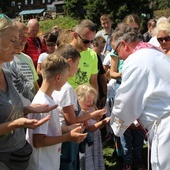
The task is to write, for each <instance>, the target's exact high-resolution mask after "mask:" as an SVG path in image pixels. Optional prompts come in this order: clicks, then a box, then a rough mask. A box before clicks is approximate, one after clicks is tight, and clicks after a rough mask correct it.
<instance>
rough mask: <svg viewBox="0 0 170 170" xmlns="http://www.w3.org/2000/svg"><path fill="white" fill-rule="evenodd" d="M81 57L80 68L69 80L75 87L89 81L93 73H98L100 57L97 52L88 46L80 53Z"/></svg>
mask: <svg viewBox="0 0 170 170" xmlns="http://www.w3.org/2000/svg"><path fill="white" fill-rule="evenodd" d="M80 54H81V58H80V62H79V65H78V68H79V70H78V71H77V73H76V74H75V75H74V77H69V78H68V82H69V83H70V84H71V85H72V87H73V88H76V87H77V86H78V85H80V84H84V83H89V84H90V77H91V75H92V74H97V73H98V59H97V55H96V53H95V52H94V51H93V50H92V49H90V48H88V49H87V50H85V51H83V52H81V53H80Z"/></svg>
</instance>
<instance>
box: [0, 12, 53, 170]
mask: <svg viewBox="0 0 170 170" xmlns="http://www.w3.org/2000/svg"><path fill="white" fill-rule="evenodd" d="M19 43H20V42H19V30H18V27H17V26H16V24H15V23H14V22H12V21H11V19H10V18H8V17H7V16H6V15H4V14H0V169H2V170H10V169H12V170H24V169H26V168H27V165H28V161H29V157H30V154H31V153H32V148H31V146H30V145H29V144H28V142H27V141H26V139H25V128H32V129H33V128H36V127H38V126H40V125H41V124H43V123H45V122H46V121H48V120H49V119H50V117H49V116H48V117H45V118H44V119H41V120H40V121H37V120H36V119H27V118H25V117H24V116H25V115H26V114H28V113H30V112H32V113H34V112H35V113H39V112H42V111H43V112H44V111H48V110H51V109H54V108H56V106H53V107H48V106H47V105H41V106H39V105H34V106H33V105H32V106H28V107H24V106H23V103H22V101H21V98H20V96H19V94H18V93H17V91H16V90H15V88H14V86H13V83H12V77H11V75H10V72H9V71H8V70H6V69H5V68H3V67H2V65H3V64H4V63H5V62H10V61H12V60H13V59H14V55H15V54H16V53H17V52H18V49H19V48H20V44H19Z"/></svg>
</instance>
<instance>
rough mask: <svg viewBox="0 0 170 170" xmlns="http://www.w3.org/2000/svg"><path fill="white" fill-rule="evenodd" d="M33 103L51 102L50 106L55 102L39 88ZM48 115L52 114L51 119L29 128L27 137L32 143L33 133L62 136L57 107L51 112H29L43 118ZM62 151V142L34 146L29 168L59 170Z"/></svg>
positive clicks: (34, 169)
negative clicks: (45, 145)
mask: <svg viewBox="0 0 170 170" xmlns="http://www.w3.org/2000/svg"><path fill="white" fill-rule="evenodd" d="M32 103H39V104H49V105H50V106H52V105H54V104H55V102H54V101H53V100H52V98H50V97H49V96H47V95H46V94H45V93H43V92H42V91H41V90H39V91H38V92H37V94H36V96H35V98H34V100H33V102H32ZM47 115H51V118H50V120H49V121H47V122H46V123H44V124H43V125H41V126H39V127H38V128H36V129H34V130H31V129H29V130H27V134H26V138H27V140H28V142H29V143H30V144H31V145H32V147H33V143H32V135H33V134H44V135H47V136H60V135H61V127H60V123H59V114H58V111H57V109H54V110H52V111H50V112H49V113H39V114H33V113H32V114H29V115H28V117H29V118H35V119H38V120H40V119H42V118H44V117H45V116H47ZM60 152H61V143H60V144H56V145H52V146H48V147H42V148H34V147H33V153H32V155H31V158H30V161H29V167H28V169H27V170H47V169H48V170H53V169H55V170H59V167H60Z"/></svg>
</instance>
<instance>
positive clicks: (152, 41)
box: [148, 36, 160, 47]
mask: <svg viewBox="0 0 170 170" xmlns="http://www.w3.org/2000/svg"><path fill="white" fill-rule="evenodd" d="M148 43H149V44H152V45H154V46H155V47H160V43H159V42H158V40H157V37H156V36H154V37H152V38H151V39H150V40H149V42H148Z"/></svg>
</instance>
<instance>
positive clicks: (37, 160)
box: [27, 54, 86, 170]
mask: <svg viewBox="0 0 170 170" xmlns="http://www.w3.org/2000/svg"><path fill="white" fill-rule="evenodd" d="M68 73H69V64H68V62H67V60H66V59H64V58H62V57H60V56H58V55H56V54H51V55H49V56H48V57H47V58H46V59H45V60H44V62H43V63H42V77H43V82H42V85H41V88H40V89H39V91H38V92H37V94H36V96H35V98H34V100H33V103H47V104H49V105H54V104H55V102H54V101H53V99H52V97H51V94H52V92H53V91H54V90H60V89H61V87H62V86H63V85H64V84H65V82H66V80H67V77H68ZM46 115H51V119H50V120H49V121H48V122H47V123H45V124H44V125H42V126H40V127H39V128H37V129H35V130H28V133H27V138H28V141H29V142H30V144H31V145H32V146H33V154H32V156H31V159H30V163H29V167H28V170H40V169H41V170H47V169H49V170H53V169H55V170H58V169H59V167H60V152H61V143H62V142H64V141H73V142H81V141H83V140H84V139H85V137H86V134H83V133H78V132H83V130H84V128H81V127H80V126H79V125H80V124H74V125H72V126H65V127H62V128H61V127H60V122H59V114H58V111H57V110H52V111H51V112H48V113H44V114H41V113H40V114H30V115H29V117H30V118H37V119H41V118H42V117H45V116H46ZM77 126H79V127H77ZM75 127H77V128H75ZM73 128H75V129H73ZM70 129H73V130H71V131H70ZM62 131H63V132H65V134H63V135H62ZM68 131H70V132H69V133H68ZM66 132H67V133H66Z"/></svg>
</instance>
